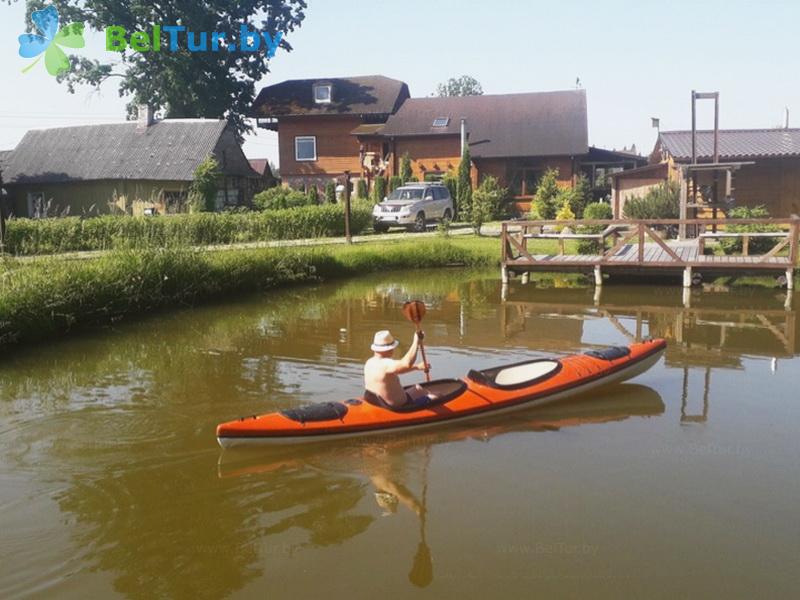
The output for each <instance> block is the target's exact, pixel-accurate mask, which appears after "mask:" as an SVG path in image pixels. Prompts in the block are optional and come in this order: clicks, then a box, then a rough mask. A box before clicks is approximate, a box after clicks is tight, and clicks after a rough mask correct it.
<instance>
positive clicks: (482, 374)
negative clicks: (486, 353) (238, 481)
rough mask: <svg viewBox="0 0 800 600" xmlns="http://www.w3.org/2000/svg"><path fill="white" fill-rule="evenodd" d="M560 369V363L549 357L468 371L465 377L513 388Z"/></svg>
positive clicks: (500, 386)
mask: <svg viewBox="0 0 800 600" xmlns="http://www.w3.org/2000/svg"><path fill="white" fill-rule="evenodd" d="M560 370H561V363H560V362H559V361H557V360H551V359H549V358H545V359H536V360H529V361H526V362H522V363H516V364H513V365H506V366H504V367H495V368H494V369H485V370H483V371H474V370H473V371H470V372H469V373H467V377H468V378H469V379H471V380H472V381H474V382H476V383H480V384H482V385H486V386H489V387H493V388H499V389H505V390H514V389H519V388H524V387H528V386H530V385H533V384H534V383H537V382H539V381H544V380H545V379H548V378H549V377H552V376H553V375H555V374H556V373H558V372H559V371H560Z"/></svg>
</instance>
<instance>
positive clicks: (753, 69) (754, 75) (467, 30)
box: [0, 0, 800, 160]
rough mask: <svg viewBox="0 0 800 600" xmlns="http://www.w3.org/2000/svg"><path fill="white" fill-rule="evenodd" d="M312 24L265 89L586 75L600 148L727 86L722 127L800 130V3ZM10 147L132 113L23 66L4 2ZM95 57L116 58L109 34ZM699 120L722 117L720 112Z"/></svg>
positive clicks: (527, 6) (346, 2)
mask: <svg viewBox="0 0 800 600" xmlns="http://www.w3.org/2000/svg"><path fill="white" fill-rule="evenodd" d="M308 4H309V7H308V10H307V16H306V20H305V22H304V23H303V26H302V27H301V28H300V29H299V30H298V31H296V32H294V33H292V34H291V35H290V36H288V39H289V41H290V42H291V43H292V45H293V46H294V48H295V49H294V51H293V52H291V53H286V52H284V51H279V52H278V54H277V55H276V56H275V58H274V59H273V60H272V63H271V65H272V66H271V69H272V73H271V74H270V75H269V76H268V78H266V79H265V80H264V81H263V84H265V85H266V84H269V83H275V82H279V81H283V80H285V79H291V78H301V77H326V76H328V77H330V76H345V75H368V74H383V75H387V76H389V77H394V78H397V79H402V80H403V81H405V82H407V83H408V84H409V86H410V88H411V94H412V96H425V95H429V94H431V93H432V92H433V91H434V90H435V88H436V84H437V83H438V82H440V81H443V80H446V79H447V78H448V77H450V76H453V75H461V74H469V75H472V76H474V77H476V78H477V79H478V80H479V81H480V82H481V83H482V84H483V88H484V91H485V92H486V93H491V94H499V93H506V92H527V91H547V90H557V89H570V88H573V87H574V86H575V80H576V78H577V77H580V80H581V83H582V86H583V87H584V88H585V89H586V90H587V94H588V102H589V139H590V143H591V144H594V145H597V146H601V147H606V148H614V147H616V148H621V147H622V146H625V145H628V146H629V145H630V144H632V143H636V146H637V148H639V149H640V151H643V152H645V153H647V152H649V151H650V149H651V148H652V146H653V143H654V141H655V130H653V129H651V127H650V117H651V116H657V117H660V118H661V125H662V129H685V128H688V127H689V126H690V104H689V93H690V91H691V90H692V89H693V88H694V89H698V90H701V91H713V90H719V91H720V93H721V125H722V126H723V127H727V128H732V127H773V126H775V125H777V124H778V123H781V122H782V121H783V111H784V109H785V107H789V108H790V110H791V111H792V112H791V114H792V117H791V120H792V123H793V124H797V125H798V126H800V78H798V77H797V71H798V48H799V47H800V42H798V36H797V28H798V23H800V2H798V1H797V0H792V1H773V0H759V1H757V2H756V1H754V0H726V1H723V0H692V1H685V0H674V1H672V2H663V1H660V2H655V1H651V0H639V1H637V2H633V1H627V0H625V1H623V0H606V1H605V2H595V1H593V0H586V1H578V0H560V1H558V2H541V1H536V0H528V1H526V0H519V1H507V2H500V1H496V2H474V1H470V0H437V1H432V0H424V1H423V0H406V1H381V0H375V1H373V2H364V1H363V0H361V1H359V0H336V1H333V0H325V1H323V0H310V1H309V2H308ZM0 14H2V19H0V56H2V57H3V58H2V63H0V64H2V80H0V81H2V87H0V89H2V93H1V95H0V149H9V148H13V147H14V145H15V144H16V143H17V141H19V139H20V138H21V137H22V135H23V134H24V133H25V131H26V130H27V129H29V128H34V127H47V126H60V125H74V124H81V123H94V122H103V121H113V120H120V119H122V118H124V104H125V101H124V100H123V99H120V98H119V97H118V94H117V90H116V87H115V86H116V84H115V83H114V82H113V81H112V82H109V83H106V84H105V85H104V87H103V88H102V90H101V91H100V92H96V91H93V90H90V89H88V88H84V89H83V90H79V91H78V93H77V94H75V95H70V94H68V93H67V91H66V88H65V87H64V86H61V85H59V84H57V83H55V81H54V80H53V78H51V77H50V76H48V75H47V74H46V73H45V72H44V69H43V68H41V69H34V70H33V71H31V72H30V73H28V74H25V75H23V74H21V73H20V71H21V69H22V68H23V67H24V66H25V65H26V64H27V61H26V60H24V59H22V58H20V57H19V56H18V55H17V49H18V46H17V41H16V40H17V36H18V35H19V34H20V33H22V32H23V28H24V3H23V2H16V3H14V4H12V5H11V6H7V5H5V4H2V5H0ZM87 42H88V48H87V49H86V54H88V55H93V56H97V57H100V56H105V51H104V50H103V38H102V36H101V35H100V34H93V35H89V36H88V39H87ZM699 123H700V125H701V126H703V127H708V126H710V125H711V124H712V110H711V106H710V105H709V106H702V105H701V112H700V119H699ZM245 151H246V153H247V154H248V155H249V156H251V157H260V156H265V157H268V158H270V159H272V160H276V158H277V138H276V136H275V134H270V133H268V132H265V133H260V134H259V135H257V136H252V137H250V138H248V140H247V142H246V144H245Z"/></svg>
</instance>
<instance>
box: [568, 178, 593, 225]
mask: <svg viewBox="0 0 800 600" xmlns="http://www.w3.org/2000/svg"><path fill="white" fill-rule="evenodd" d="M567 198H568V200H569V206H570V208H571V209H572V212H573V213H575V217H576V218H578V219H582V218H584V217H583V211H584V210H585V208H586V206H587V205H588V204H589V203H591V202H592V199H593V198H592V186H591V184H590V183H589V178H588V177H586V175H584V174H583V173H581V174H580V175H578V179H577V181H576V182H575V187H573V188H572V189H570V190H569V193H568V194H567Z"/></svg>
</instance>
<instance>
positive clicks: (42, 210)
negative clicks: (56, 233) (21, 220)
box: [28, 192, 47, 219]
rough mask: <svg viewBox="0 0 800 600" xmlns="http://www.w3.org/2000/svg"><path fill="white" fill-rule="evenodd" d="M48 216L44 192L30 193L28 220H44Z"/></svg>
mask: <svg viewBox="0 0 800 600" xmlns="http://www.w3.org/2000/svg"><path fill="white" fill-rule="evenodd" d="M46 216H47V210H46V207H45V204H44V193H43V192H28V218H30V219H42V218H44V217H46Z"/></svg>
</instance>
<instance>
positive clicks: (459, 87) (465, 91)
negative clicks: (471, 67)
mask: <svg viewBox="0 0 800 600" xmlns="http://www.w3.org/2000/svg"><path fill="white" fill-rule="evenodd" d="M436 93H437V94H438V95H439V96H481V95H483V88H482V87H481V84H480V82H479V81H478V80H477V79H475V78H474V77H471V76H469V75H462V76H461V77H451V78H450V79H448V80H447V81H445V82H444V83H440V84H439V85H437V86H436Z"/></svg>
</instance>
